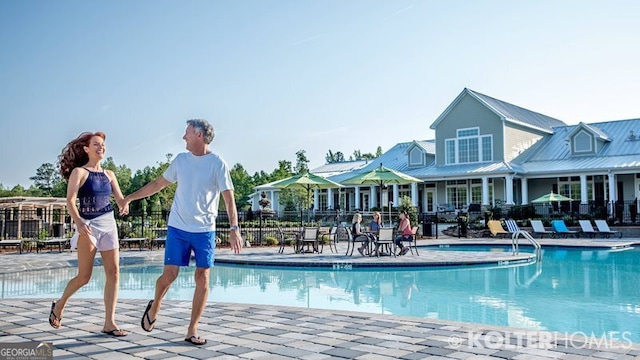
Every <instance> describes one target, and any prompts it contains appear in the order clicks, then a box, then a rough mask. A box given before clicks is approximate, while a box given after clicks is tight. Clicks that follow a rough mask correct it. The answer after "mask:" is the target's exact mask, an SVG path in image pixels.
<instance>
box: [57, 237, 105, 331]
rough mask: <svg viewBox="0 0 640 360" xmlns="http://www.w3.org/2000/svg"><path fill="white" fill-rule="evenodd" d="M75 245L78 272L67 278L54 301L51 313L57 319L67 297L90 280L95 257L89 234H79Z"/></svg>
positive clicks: (61, 312) (67, 299)
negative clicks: (60, 293)
mask: <svg viewBox="0 0 640 360" xmlns="http://www.w3.org/2000/svg"><path fill="white" fill-rule="evenodd" d="M77 246H78V249H77V252H78V274H77V275H76V276H75V277H74V278H73V279H71V280H69V282H68V283H67V287H66V288H65V289H64V292H63V293H62V296H61V297H60V299H59V300H58V301H56V306H55V307H54V308H53V313H54V314H55V315H56V316H57V318H58V319H62V314H63V313H64V308H65V307H66V306H67V301H69V298H71V296H72V295H73V294H75V293H76V291H78V289H80V288H81V287H83V286H85V285H86V284H87V283H88V282H89V280H91V273H92V272H93V259H94V258H95V257H96V247H95V246H93V243H92V242H91V240H89V236H80V238H79V239H78V245H77Z"/></svg>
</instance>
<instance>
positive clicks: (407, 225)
mask: <svg viewBox="0 0 640 360" xmlns="http://www.w3.org/2000/svg"><path fill="white" fill-rule="evenodd" d="M398 233H400V235H398V236H396V239H395V243H396V246H398V247H399V248H400V255H405V254H406V253H407V252H408V251H409V247H408V246H404V245H402V242H403V241H409V242H411V241H412V240H413V232H412V231H411V222H410V221H409V214H407V211H406V210H402V211H401V212H400V224H398Z"/></svg>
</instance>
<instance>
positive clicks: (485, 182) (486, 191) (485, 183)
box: [482, 176, 490, 206]
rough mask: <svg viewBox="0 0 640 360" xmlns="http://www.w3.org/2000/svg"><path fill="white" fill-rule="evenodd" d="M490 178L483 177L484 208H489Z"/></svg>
mask: <svg viewBox="0 0 640 360" xmlns="http://www.w3.org/2000/svg"><path fill="white" fill-rule="evenodd" d="M489 205H490V204H489V178H488V177H486V176H483V177H482V206H489Z"/></svg>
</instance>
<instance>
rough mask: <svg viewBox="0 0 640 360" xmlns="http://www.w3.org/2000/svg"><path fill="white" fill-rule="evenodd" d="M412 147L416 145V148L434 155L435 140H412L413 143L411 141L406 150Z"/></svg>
mask: <svg viewBox="0 0 640 360" xmlns="http://www.w3.org/2000/svg"><path fill="white" fill-rule="evenodd" d="M413 147H418V148H420V149H422V151H423V152H424V153H425V154H431V155H435V154H436V141H435V140H414V141H413V143H411V144H410V145H409V146H408V147H407V150H406V151H407V152H408V151H409V150H411V149H412V148H413Z"/></svg>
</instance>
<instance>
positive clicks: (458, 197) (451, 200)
mask: <svg viewBox="0 0 640 360" xmlns="http://www.w3.org/2000/svg"><path fill="white" fill-rule="evenodd" d="M447 203H448V204H451V205H453V206H455V207H456V209H460V208H462V207H463V206H465V205H467V181H466V180H448V181H447Z"/></svg>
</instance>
